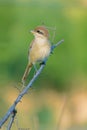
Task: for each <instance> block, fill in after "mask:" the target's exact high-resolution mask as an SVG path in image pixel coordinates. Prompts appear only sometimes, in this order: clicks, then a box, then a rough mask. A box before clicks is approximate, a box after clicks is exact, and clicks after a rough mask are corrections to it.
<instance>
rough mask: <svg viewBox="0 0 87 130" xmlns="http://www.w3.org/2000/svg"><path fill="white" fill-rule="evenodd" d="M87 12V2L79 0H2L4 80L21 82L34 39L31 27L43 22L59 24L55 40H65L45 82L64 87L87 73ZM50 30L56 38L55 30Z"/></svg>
mask: <svg viewBox="0 0 87 130" xmlns="http://www.w3.org/2000/svg"><path fill="white" fill-rule="evenodd" d="M86 12H87V9H86V8H85V5H84V4H82V3H80V2H78V1H69V0H67V1H66V3H65V1H64V0H62V1H57V0H55V1H50V2H49V1H40V0H36V1H34V0H31V1H28V0H26V1H19V0H18V1H10V0H8V1H5V0H4V1H1V2H0V72H1V73H0V79H3V78H4V79H5V80H6V79H11V80H14V81H15V80H17V81H20V79H21V77H22V74H23V72H24V69H25V67H26V64H27V52H28V46H29V43H30V42H31V40H32V38H33V37H32V35H31V34H30V33H29V30H31V29H33V28H34V27H35V26H37V25H40V24H41V23H43V22H44V23H45V24H46V25H47V26H50V27H55V26H56V28H57V30H56V36H55V39H54V43H56V42H57V41H59V40H61V39H62V38H63V39H64V40H65V42H64V43H63V44H62V45H60V46H59V47H58V48H57V49H56V50H55V52H54V54H53V55H52V56H51V57H50V59H49V61H48V64H47V66H46V68H45V70H44V72H43V74H44V75H43V77H42V78H43V79H42V81H41V83H42V82H46V84H47V83H48V84H49V86H50V84H51V85H52V84H53V85H55V86H56V87H57V88H58V89H60V90H61V89H64V86H65V85H66V84H67V83H68V82H69V81H71V80H72V79H73V77H75V76H76V75H79V74H80V75H81V74H84V75H86V76H87V51H86V48H87V44H86V43H87V36H86V34H87V29H86V28H87V24H86V23H87V13H86ZM50 33H51V38H50V39H51V40H52V31H51V30H50ZM46 75H47V76H46ZM5 80H2V82H3V81H4V82H5ZM44 80H45V81H44ZM49 81H50V82H49ZM39 82H40V80H39Z"/></svg>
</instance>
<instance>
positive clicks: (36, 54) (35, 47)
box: [22, 26, 51, 84]
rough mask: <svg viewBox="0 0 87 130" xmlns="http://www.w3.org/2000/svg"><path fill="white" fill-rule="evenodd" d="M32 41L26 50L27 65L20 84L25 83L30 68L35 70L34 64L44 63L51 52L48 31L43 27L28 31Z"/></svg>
mask: <svg viewBox="0 0 87 130" xmlns="http://www.w3.org/2000/svg"><path fill="white" fill-rule="evenodd" d="M30 32H31V33H32V34H33V36H34V39H33V40H32V42H31V43H30V47H29V50H28V64H27V67H26V69H25V72H24V74H23V77H22V83H23V84H24V83H25V80H26V78H27V76H28V75H29V73H30V70H31V68H32V66H34V68H35V70H36V67H35V65H36V63H44V60H45V59H47V58H48V56H49V55H50V52H51V43H50V40H49V31H48V29H47V28H46V27H45V26H37V27H35V28H34V30H31V31H30Z"/></svg>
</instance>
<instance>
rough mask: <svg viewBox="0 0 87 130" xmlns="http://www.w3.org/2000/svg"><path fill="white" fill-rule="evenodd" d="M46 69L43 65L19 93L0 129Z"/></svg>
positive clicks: (11, 121) (0, 123)
mask: <svg viewBox="0 0 87 130" xmlns="http://www.w3.org/2000/svg"><path fill="white" fill-rule="evenodd" d="M63 41H64V40H61V41H59V42H58V43H57V44H54V45H52V47H51V52H50V53H52V52H53V50H54V48H56V47H57V46H58V45H59V44H61V43H62V42H63ZM44 62H45V63H46V62H47V59H46V60H45V61H44ZM44 67H45V64H41V66H40V68H39V70H38V71H37V73H36V74H35V75H34V76H33V78H32V79H31V80H30V82H29V83H28V85H27V86H26V87H25V88H24V89H23V90H22V91H21V92H20V93H19V95H18V97H17V98H16V100H15V101H14V103H13V105H12V106H11V107H10V108H9V109H8V111H7V113H6V114H5V116H4V117H3V118H2V119H1V120H0V128H1V127H2V126H3V124H4V123H5V122H6V121H7V120H8V118H9V117H10V116H11V114H12V113H13V112H14V110H15V108H16V105H17V104H18V103H19V102H20V101H21V99H22V97H23V96H24V95H25V94H26V93H27V92H28V90H29V89H30V87H31V86H32V85H33V83H34V81H35V80H36V79H37V78H38V76H39V75H40V73H41V72H42V70H43V68H44ZM15 115H16V113H15V114H14V113H13V116H12V119H11V120H10V123H9V126H8V130H10V128H11V126H12V123H13V121H14V117H15Z"/></svg>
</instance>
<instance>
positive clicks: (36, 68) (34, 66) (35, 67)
mask: <svg viewBox="0 0 87 130" xmlns="http://www.w3.org/2000/svg"><path fill="white" fill-rule="evenodd" d="M33 66H34V69H35V74H36V73H37V71H38V70H37V67H36V65H35V64H33Z"/></svg>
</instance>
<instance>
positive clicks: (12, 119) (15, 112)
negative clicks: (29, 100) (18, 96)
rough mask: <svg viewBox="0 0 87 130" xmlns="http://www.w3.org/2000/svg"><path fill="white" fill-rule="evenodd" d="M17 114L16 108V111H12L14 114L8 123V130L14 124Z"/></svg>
mask: <svg viewBox="0 0 87 130" xmlns="http://www.w3.org/2000/svg"><path fill="white" fill-rule="evenodd" d="M16 114H17V111H16V110H14V111H13V113H12V115H11V119H10V122H9V123H8V127H7V130H10V129H11V127H12V124H13V122H14V118H15V116H16Z"/></svg>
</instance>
